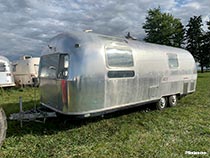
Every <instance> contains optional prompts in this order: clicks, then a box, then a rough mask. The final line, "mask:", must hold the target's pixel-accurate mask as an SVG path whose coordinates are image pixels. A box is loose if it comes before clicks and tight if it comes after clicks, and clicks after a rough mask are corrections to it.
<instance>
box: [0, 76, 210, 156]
mask: <svg viewBox="0 0 210 158" xmlns="http://www.w3.org/2000/svg"><path fill="white" fill-rule="evenodd" d="M209 83H210V73H205V74H199V75H198V82H197V91H196V93H193V94H191V95H188V96H186V97H184V98H182V99H181V100H179V102H178V105H177V106H176V107H173V108H167V109H165V110H163V111H157V110H153V108H149V107H150V106H151V107H153V105H150V106H147V108H145V107H139V108H135V109H133V110H126V111H123V112H119V113H113V114H110V115H105V117H104V118H100V117H96V118H91V119H85V120H69V119H68V118H65V117H58V118H54V119H48V120H47V122H46V124H41V123H33V122H29V123H23V128H22V129H21V128H20V124H19V122H15V121H8V131H7V138H6V140H5V142H4V144H3V146H2V148H1V150H0V157H2V158H3V157H5V158H13V157H16V158H22V157H24V158H26V157H27V158H30V157H31V158H48V157H55V158H57V157H62V158H67V157H68V158H71V157H82V158H83V157H84V158H85V157H87V158H89V157H98V158H106V157H162V158H168V157H175V158H176V157H177V158H180V157H191V156H190V155H185V151H203V152H207V153H208V154H207V155H196V157H209V154H210V148H209V144H210V125H209V120H210V115H209V114H210V91H209V89H210V84H209ZM34 93H36V94H37V98H36V99H35V98H34V97H33V96H34ZM38 94H39V89H37V88H33V89H30V88H26V89H22V90H21V91H20V90H18V89H11V90H5V91H4V94H3V95H0V97H1V106H2V107H3V108H4V109H5V112H6V114H7V116H8V115H9V114H10V113H14V112H18V110H19V109H18V97H19V96H22V97H23V106H24V109H29V108H31V107H33V106H34V101H36V102H39V100H38V96H39V95H38ZM148 108H149V111H148Z"/></svg>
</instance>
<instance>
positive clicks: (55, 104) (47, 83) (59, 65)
mask: <svg viewBox="0 0 210 158" xmlns="http://www.w3.org/2000/svg"><path fill="white" fill-rule="evenodd" d="M68 62H69V57H68V55H67V54H59V53H56V54H50V55H45V56H42V57H41V61H40V90H41V103H43V104H44V105H47V106H49V107H52V108H55V109H57V110H62V108H63V106H64V105H65V104H67V99H66V98H67V90H66V86H67V85H66V84H67V82H66V79H67V76H68Z"/></svg>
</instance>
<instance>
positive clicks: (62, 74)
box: [57, 54, 69, 79]
mask: <svg viewBox="0 0 210 158" xmlns="http://www.w3.org/2000/svg"><path fill="white" fill-rule="evenodd" d="M68 67H69V56H68V55H67V54H61V55H60V59H59V69H58V76H57V77H58V78H59V79H65V78H67V77H68Z"/></svg>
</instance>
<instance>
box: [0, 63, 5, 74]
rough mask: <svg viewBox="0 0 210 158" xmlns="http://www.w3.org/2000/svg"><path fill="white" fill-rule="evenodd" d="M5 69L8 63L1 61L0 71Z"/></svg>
mask: <svg viewBox="0 0 210 158" xmlns="http://www.w3.org/2000/svg"><path fill="white" fill-rule="evenodd" d="M5 71H6V65H5V64H4V63H2V62H0V72H5Z"/></svg>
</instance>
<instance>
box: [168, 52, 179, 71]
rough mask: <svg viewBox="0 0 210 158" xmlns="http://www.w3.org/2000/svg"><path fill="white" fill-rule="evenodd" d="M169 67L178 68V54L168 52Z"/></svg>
mask: <svg viewBox="0 0 210 158" xmlns="http://www.w3.org/2000/svg"><path fill="white" fill-rule="evenodd" d="M168 64H169V68H178V67H179V62H178V58H177V55H176V54H168Z"/></svg>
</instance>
